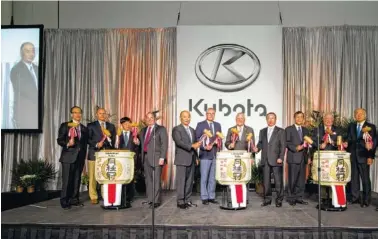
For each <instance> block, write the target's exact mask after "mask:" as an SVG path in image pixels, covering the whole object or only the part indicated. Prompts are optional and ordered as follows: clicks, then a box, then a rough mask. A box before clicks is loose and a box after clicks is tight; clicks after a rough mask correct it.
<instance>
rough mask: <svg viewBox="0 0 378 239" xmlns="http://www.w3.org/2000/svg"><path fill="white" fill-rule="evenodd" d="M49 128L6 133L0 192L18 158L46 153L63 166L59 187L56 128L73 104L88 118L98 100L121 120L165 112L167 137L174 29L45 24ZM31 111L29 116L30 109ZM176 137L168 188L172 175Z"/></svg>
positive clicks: (172, 112)
mask: <svg viewBox="0 0 378 239" xmlns="http://www.w3.org/2000/svg"><path fill="white" fill-rule="evenodd" d="M44 41H45V42H44V60H45V82H44V109H43V115H44V117H43V134H30V135H25V134H16V135H14V134H3V135H2V140H3V144H2V191H3V192H4V191H10V189H11V188H10V183H11V172H10V171H11V170H12V168H13V167H14V165H15V164H16V162H18V161H20V159H21V158H24V159H26V160H29V159H32V160H36V159H38V158H43V159H45V160H48V161H51V162H53V164H54V165H55V167H56V169H57V170H59V174H58V175H57V180H55V181H53V182H51V183H50V189H60V187H61V182H60V181H61V176H60V175H61V170H60V166H61V165H60V163H59V157H60V153H61V147H60V146H59V145H58V144H57V142H56V139H57V136H58V128H59V126H60V124H61V123H62V122H64V121H67V120H69V119H70V107H72V106H73V105H78V106H80V107H82V109H83V123H84V124H85V125H86V124H87V123H89V122H90V121H92V120H95V116H94V115H95V112H94V108H95V106H96V105H99V106H102V107H105V109H106V110H107V111H108V112H109V113H111V114H112V115H114V116H113V117H111V119H110V120H111V121H112V122H113V123H115V124H116V126H117V127H118V125H119V119H120V118H121V117H123V116H128V117H131V119H132V120H133V121H139V120H140V119H143V118H144V116H145V114H146V113H147V112H148V111H152V110H160V116H161V120H159V121H158V123H160V124H162V125H164V126H166V128H167V130H168V135H169V137H171V133H170V132H171V131H172V128H173V126H174V124H175V123H176V122H175V120H176V117H175V116H176V115H177V114H176V101H175V97H176V62H177V61H176V28H161V29H160V28H159V29H152V28H149V29H112V30H108V29H99V30H97V29H96V30H80V29H75V30H72V29H47V30H45V35H44ZM25 117H27V115H25ZM172 151H173V145H172V141H171V140H169V152H168V165H167V166H166V167H165V168H164V171H163V176H162V178H163V188H165V189H169V188H170V186H171V184H170V182H171V181H172V180H171V178H172V177H173V174H172V168H173V165H172V164H173V163H172V156H171V155H172Z"/></svg>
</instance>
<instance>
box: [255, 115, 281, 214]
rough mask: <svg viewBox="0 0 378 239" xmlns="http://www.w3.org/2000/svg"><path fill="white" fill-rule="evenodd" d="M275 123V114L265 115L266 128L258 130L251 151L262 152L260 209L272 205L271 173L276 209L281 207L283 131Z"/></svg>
mask: <svg viewBox="0 0 378 239" xmlns="http://www.w3.org/2000/svg"><path fill="white" fill-rule="evenodd" d="M276 121H277V116H276V114H275V113H273V112H270V113H268V114H267V115H266V122H267V124H268V127H266V128H263V129H262V130H260V135H259V142H258V144H257V147H255V148H254V150H253V151H254V152H256V153H257V152H259V151H260V150H262V153H261V165H262V166H263V167H264V176H263V177H264V202H263V203H262V204H261V206H262V207H265V206H267V205H270V204H271V203H272V190H271V185H270V175H271V172H273V176H274V183H275V186H276V193H277V195H276V207H281V206H282V200H283V183H282V181H283V177H282V175H283V174H282V165H283V160H284V157H285V150H286V142H285V130H284V129H282V128H280V127H277V126H276Z"/></svg>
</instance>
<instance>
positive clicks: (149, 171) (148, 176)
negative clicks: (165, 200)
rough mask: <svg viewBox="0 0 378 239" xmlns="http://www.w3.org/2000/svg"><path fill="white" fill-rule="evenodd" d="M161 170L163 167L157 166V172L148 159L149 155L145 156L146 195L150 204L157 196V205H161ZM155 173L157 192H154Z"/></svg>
mask: <svg viewBox="0 0 378 239" xmlns="http://www.w3.org/2000/svg"><path fill="white" fill-rule="evenodd" d="M161 170H162V166H160V165H155V170H153V167H152V166H151V165H150V163H149V162H148V159H147V154H145V155H144V175H145V180H146V194H147V198H148V201H149V202H152V199H153V197H154V195H155V203H161V197H160V191H161ZM154 171H155V191H154V192H153V191H152V184H153V180H152V175H153V173H154Z"/></svg>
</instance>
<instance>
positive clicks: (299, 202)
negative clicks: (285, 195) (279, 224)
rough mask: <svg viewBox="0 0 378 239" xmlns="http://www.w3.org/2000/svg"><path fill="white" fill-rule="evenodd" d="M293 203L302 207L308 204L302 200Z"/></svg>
mask: <svg viewBox="0 0 378 239" xmlns="http://www.w3.org/2000/svg"><path fill="white" fill-rule="evenodd" d="M295 203H298V204H303V205H307V204H308V202H306V201H303V200H295Z"/></svg>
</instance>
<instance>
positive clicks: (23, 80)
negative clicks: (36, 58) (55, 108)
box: [10, 61, 38, 129]
mask: <svg viewBox="0 0 378 239" xmlns="http://www.w3.org/2000/svg"><path fill="white" fill-rule="evenodd" d="M32 65H33V69H34V72H35V75H36V77H37V82H38V67H37V66H36V65H34V64H32ZM10 79H11V82H12V86H13V92H14V106H13V120H14V122H15V123H16V126H17V127H15V128H22V129H33V128H37V127H38V117H25V115H33V114H35V112H38V88H37V86H36V84H35V81H34V78H33V75H32V73H31V72H30V70H29V69H28V67H27V66H26V65H25V63H24V62H23V61H20V62H18V63H17V64H16V65H14V66H13V68H12V70H11V73H10Z"/></svg>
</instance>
